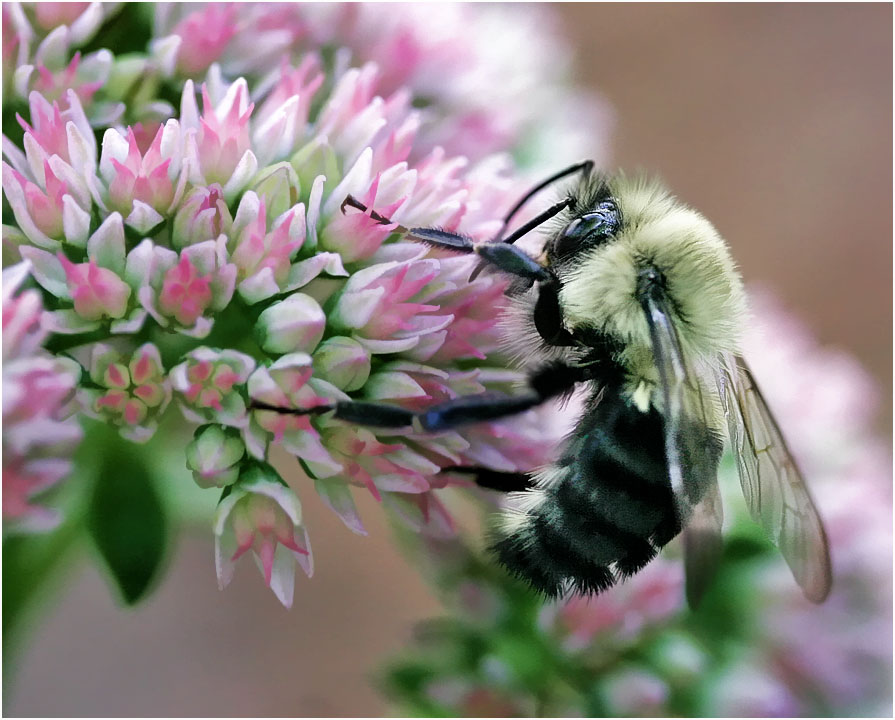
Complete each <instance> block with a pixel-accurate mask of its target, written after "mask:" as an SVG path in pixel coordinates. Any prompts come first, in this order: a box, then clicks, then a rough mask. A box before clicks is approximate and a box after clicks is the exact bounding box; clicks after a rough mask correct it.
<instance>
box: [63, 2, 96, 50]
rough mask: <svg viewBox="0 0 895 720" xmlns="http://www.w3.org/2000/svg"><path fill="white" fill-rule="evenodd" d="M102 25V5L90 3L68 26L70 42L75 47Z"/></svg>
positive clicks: (91, 35)
mask: <svg viewBox="0 0 895 720" xmlns="http://www.w3.org/2000/svg"><path fill="white" fill-rule="evenodd" d="M102 23H103V3H100V2H92V3H90V5H89V6H88V7H87V8H86V9H85V10H84V12H82V13H81V14H80V15H79V16H78V17H77V19H76V20H75V21H74V22H73V23H72V24H71V25H70V26H69V28H70V30H71V41H72V44H73V45H75V46H76V47H77V46H78V45H82V44H83V43H85V42H86V41H87V40H89V39H90V38H91V37H93V35H94V34H95V33H96V31H97V30H99V26H100V25H102Z"/></svg>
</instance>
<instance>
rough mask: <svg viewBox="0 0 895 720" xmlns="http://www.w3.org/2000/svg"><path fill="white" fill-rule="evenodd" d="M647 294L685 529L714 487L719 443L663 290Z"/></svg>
mask: <svg viewBox="0 0 895 720" xmlns="http://www.w3.org/2000/svg"><path fill="white" fill-rule="evenodd" d="M649 290H650V291H649V292H648V293H647V294H645V295H644V297H643V298H642V303H643V306H644V310H645V311H646V316H647V322H648V323H649V329H650V338H651V340H652V345H653V356H654V358H655V362H656V367H657V369H658V371H659V385H660V386H661V391H662V400H663V405H664V408H663V417H664V428H665V455H666V459H667V461H668V475H669V481H670V483H671V491H672V493H673V494H674V498H675V502H676V503H677V506H678V512H679V515H680V518H681V523H682V525H686V524H687V522H688V520H689V518H690V517H691V515H692V514H693V511H694V509H695V508H696V507H697V506H698V505H699V504H700V502H701V501H702V500H703V498H704V497H705V495H706V491H707V490H708V489H709V488H715V490H716V489H717V487H716V486H717V482H718V460H719V458H720V454H721V453H720V451H721V445H720V441H719V439H718V437H717V434H716V433H715V432H714V431H713V430H712V428H711V425H710V424H709V421H708V417H709V415H710V410H709V405H708V403H707V401H706V397H705V395H704V393H703V392H702V387H701V383H700V381H699V377H698V376H697V374H696V373H694V372H693V369H692V368H690V367H689V366H688V364H687V361H686V358H685V357H684V354H683V352H682V351H681V346H680V343H679V342H678V337H677V331H676V329H675V325H674V320H673V314H672V312H671V311H670V308H669V307H668V302H667V298H666V297H665V295H664V293H663V291H662V290H661V289H657V288H650V289H649Z"/></svg>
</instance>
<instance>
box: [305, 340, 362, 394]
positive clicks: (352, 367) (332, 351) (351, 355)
mask: <svg viewBox="0 0 895 720" xmlns="http://www.w3.org/2000/svg"><path fill="white" fill-rule="evenodd" d="M314 374H315V375H317V376H319V377H321V378H322V379H323V380H327V381H328V382H330V383H332V384H333V385H335V386H336V387H337V388H339V389H340V390H344V391H346V392H351V391H352V390H359V389H360V388H362V387H363V386H364V383H366V382H367V378H369V377H370V353H369V352H368V351H367V350H365V349H364V347H363V345H361V344H360V343H359V342H357V340H353V339H351V338H350V337H341V336H340V337H333V338H329V339H328V340H326V341H324V343H323V344H322V345H321V346H320V347H319V348H317V352H315V353H314Z"/></svg>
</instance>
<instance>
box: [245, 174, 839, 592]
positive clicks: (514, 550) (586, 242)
mask: <svg viewBox="0 0 895 720" xmlns="http://www.w3.org/2000/svg"><path fill="white" fill-rule="evenodd" d="M566 178H574V183H572V185H573V186H572V187H571V189H570V191H569V192H568V193H567V194H565V196H564V197H563V198H562V199H561V200H560V201H559V202H556V203H555V204H553V205H551V206H550V207H549V208H547V209H546V210H545V211H543V212H542V213H540V214H538V215H537V216H536V217H534V218H533V219H532V220H530V221H529V222H527V223H525V224H523V225H521V226H520V227H519V228H518V229H517V230H515V231H514V232H512V233H509V234H508V233H507V229H508V228H509V227H510V224H511V222H512V220H513V218H515V217H516V215H517V214H518V213H519V212H520V210H521V209H522V207H523V206H524V205H525V203H527V202H528V201H529V200H530V199H531V198H532V197H533V196H534V195H535V194H536V193H538V192H540V191H541V190H543V189H545V188H546V187H548V186H550V185H552V184H554V183H556V182H558V181H561V180H564V179H566ZM349 207H350V208H356V209H358V210H361V211H364V212H368V213H369V214H370V215H371V217H372V218H373V219H375V220H378V221H379V222H383V223H388V222H390V220H389V219H388V218H385V217H383V216H381V215H379V214H378V213H376V212H375V211H371V210H369V209H368V208H366V207H365V206H364V205H363V204H362V203H360V202H358V201H357V200H355V199H354V198H352V197H350V196H349V197H348V198H346V200H345V202H344V203H343V206H342V209H343V212H344V211H346V209H347V208H349ZM544 228H549V231H548V232H547V235H548V237H547V240H546V243H545V245H544V250H543V252H542V254H541V255H540V256H539V257H537V258H535V257H532V256H531V255H529V254H528V253H526V252H525V251H523V250H522V249H520V248H519V247H517V246H516V245H515V244H514V243H515V242H516V241H517V240H518V239H519V238H521V237H523V236H525V235H526V234H528V233H530V232H532V231H534V230H536V229H544ZM396 231H397V232H401V233H404V234H405V236H406V237H407V238H409V239H413V240H416V241H418V242H422V243H426V244H428V245H430V246H432V247H434V248H439V249H441V250H448V251H452V252H457V253H466V254H475V255H477V256H478V257H479V258H480V263H479V267H478V268H477V270H476V272H478V271H480V270H481V269H482V268H491V269H492V270H494V271H496V272H501V273H504V274H506V275H509V276H511V277H512V278H514V282H513V283H512V284H511V288H512V291H511V292H510V295H511V297H510V302H509V304H510V309H509V315H508V317H507V320H506V323H505V324H506V325H507V327H508V328H509V329H510V330H511V331H510V332H508V333H507V336H508V340H507V342H508V344H509V346H510V349H511V350H513V351H515V352H516V353H517V354H518V355H522V356H525V357H526V358H528V359H529V361H528V364H529V365H530V367H531V369H530V370H529V371H528V376H527V383H526V388H525V390H524V391H522V392H520V393H518V394H514V395H512V396H507V395H497V394H493V393H483V394H480V395H473V396H468V397H461V398H456V399H453V400H450V401H447V402H443V403H440V404H438V405H435V406H434V407H430V408H428V409H426V410H423V411H421V412H418V413H415V412H412V411H409V410H405V409H403V408H398V407H393V406H387V405H383V404H378V403H367V402H355V401H339V402H335V403H333V404H332V405H324V406H320V407H316V408H312V409H310V410H293V409H283V408H274V407H271V406H266V405H263V404H257V403H256V404H255V407H256V408H260V409H269V410H276V411H279V412H292V413H324V412H331V413H333V415H334V417H336V418H339V419H341V420H345V421H348V422H354V423H359V424H364V425H371V426H376V427H381V428H399V427H406V426H413V425H416V426H418V427H421V428H422V429H423V430H427V431H440V430H446V429H450V428H455V427H458V426H461V425H464V424H467V423H474V422H483V421H489V420H495V419H498V418H502V417H506V416H508V415H512V414H515V413H519V412H523V411H525V410H528V409H530V408H532V407H535V406H536V405H539V404H541V403H544V402H546V401H548V400H550V399H554V398H560V397H563V396H567V395H569V394H570V393H571V392H572V391H574V390H575V389H576V388H583V389H584V391H585V392H584V394H585V397H586V399H585V401H584V403H583V410H582V411H581V416H580V418H579V419H578V421H577V424H576V425H575V428H574V430H573V431H572V432H571V434H570V435H569V436H568V438H567V439H566V440H565V442H564V445H563V447H562V449H561V452H560V453H559V455H558V460H556V462H555V463H553V464H552V465H550V466H549V467H547V468H545V469H543V470H541V471H539V472H537V473H534V474H533V475H532V476H530V477H529V476H526V475H521V474H507V473H498V472H494V471H489V470H486V469H469V468H463V469H459V468H458V470H462V471H465V472H474V474H475V475H476V479H477V482H478V483H479V484H480V485H482V486H484V487H491V488H495V489H500V490H509V491H511V492H510V495H509V499H508V503H507V504H508V506H509V507H508V509H507V510H505V511H504V513H503V515H502V516H501V517H500V518H499V520H498V522H497V523H496V526H495V529H494V532H493V538H492V548H493V551H494V552H495V553H496V556H497V558H498V560H499V561H500V562H501V563H502V564H503V565H504V566H505V567H506V568H507V569H508V570H509V571H510V572H511V573H513V574H514V575H516V576H518V577H520V578H522V579H524V580H525V581H526V582H528V583H529V584H530V585H531V586H532V587H533V588H535V589H536V590H538V591H540V592H542V593H544V594H545V595H547V596H548V597H557V596H559V595H561V594H563V593H566V592H570V591H571V592H580V593H585V594H592V593H598V592H601V591H603V590H605V589H607V588H609V587H610V586H612V585H613V584H614V583H616V582H618V581H620V580H622V579H624V578H627V577H629V576H631V575H633V574H634V573H636V572H637V571H639V570H640V569H641V568H643V567H644V566H645V565H646V564H647V563H649V562H650V560H652V559H653V558H654V557H655V556H656V554H657V553H658V552H659V551H660V550H661V549H662V548H663V547H664V546H665V545H666V544H667V543H668V542H669V541H670V540H672V539H673V538H674V537H676V536H677V535H678V534H680V533H682V534H683V546H684V550H685V567H686V575H687V581H686V592H687V598H688V600H689V602H690V604H691V605H694V606H695V605H696V604H697V603H698V601H699V598H700V597H701V596H702V594H703V593H704V591H705V589H706V587H707V585H708V583H709V581H710V579H711V577H712V575H713V573H714V571H715V569H716V566H717V564H718V561H719V559H720V555H721V547H722V541H721V524H722V517H723V516H722V505H721V499H720V494H719V488H718V481H717V475H718V466H719V462H720V459H721V455H722V451H723V448H724V442H725V439H727V441H728V442H729V444H730V446H731V449H732V451H733V454H734V456H735V458H736V462H737V466H738V470H739V476H740V481H741V484H742V489H743V492H744V495H745V498H746V502H747V505H748V507H749V510H750V512H751V515H752V517H753V519H754V520H755V521H756V522H758V523H759V524H761V526H762V527H763V528H764V529H765V531H766V532H767V533H768V535H769V536H770V539H771V540H772V541H773V542H774V543H775V544H776V545H777V547H779V549H780V551H781V553H782V555H783V557H784V558H785V560H786V562H787V564H788V565H789V567H790V569H791V570H792V573H793V575H794V577H795V579H796V582H798V584H799V585H800V586H801V588H802V590H803V592H804V594H805V595H806V597H808V599H810V600H812V601H814V602H821V601H823V600H824V599H825V598H826V596H827V595H828V593H829V590H830V585H831V578H832V574H831V566H830V558H829V550H828V545H827V539H826V534H825V532H824V528H823V525H822V523H821V520H820V518H819V516H818V513H817V510H816V508H815V506H814V503H813V502H812V500H811V495H810V493H809V491H808V489H807V487H806V485H805V482H804V480H803V478H802V475H801V473H800V472H799V470H798V467H797V466H796V463H795V461H794V460H793V457H792V454H791V453H790V451H789V449H788V448H787V445H786V442H785V440H784V438H783V435H782V434H781V432H780V429H779V427H778V426H777V423H776V421H775V420H774V418H773V416H772V414H771V412H770V410H769V409H768V406H767V403H766V402H765V400H764V398H763V397H762V395H761V392H760V391H759V389H758V386H757V385H756V383H755V380H754V378H753V376H752V373H751V372H750V371H749V368H748V366H747V365H746V362H745V361H744V360H743V358H742V357H741V355H740V354H739V343H740V336H741V332H742V328H743V327H744V323H745V317H746V298H745V292H744V290H743V286H742V281H741V278H740V276H739V274H738V272H737V269H736V266H735V264H734V262H733V260H732V258H731V256H730V253H729V250H728V247H727V245H726V244H725V242H724V240H723V239H722V238H721V237H720V235H719V234H718V233H717V231H716V230H715V228H714V227H713V226H712V225H711V224H710V223H709V222H708V220H706V219H705V217H703V216H702V215H701V214H700V213H698V212H696V211H695V210H692V209H690V208H688V207H687V206H685V205H684V204H683V203H681V202H680V201H678V200H677V199H676V198H674V197H673V196H672V195H670V194H669V193H668V191H667V190H666V189H665V188H664V187H663V186H662V185H661V184H660V183H658V182H656V181H653V180H649V179H646V178H639V177H638V178H629V177H627V176H625V175H622V174H619V175H616V176H607V175H603V174H601V173H597V172H595V171H594V165H593V163H592V162H591V161H587V162H582V163H578V164H576V165H573V166H571V167H569V168H566V169H565V170H563V171H561V172H559V173H556V174H555V175H553V176H552V177H550V178H547V179H546V180H545V181H544V182H542V183H540V184H539V185H538V186H536V187H534V188H532V190H531V191H529V192H528V193H527V194H526V195H525V196H524V197H523V198H521V199H520V200H519V202H518V203H516V205H515V206H514V207H513V208H512V209H511V210H510V212H509V213H508V214H507V216H506V218H505V220H504V223H503V229H502V231H501V232H500V233H498V235H497V237H495V238H494V239H493V241H491V242H484V243H476V242H473V240H472V239H471V238H469V237H467V236H464V235H461V234H458V233H454V232H448V231H446V230H443V229H438V228H404V227H400V226H399V227H398V228H397V230H396ZM531 358H536V360H535V361H534V362H532V361H531Z"/></svg>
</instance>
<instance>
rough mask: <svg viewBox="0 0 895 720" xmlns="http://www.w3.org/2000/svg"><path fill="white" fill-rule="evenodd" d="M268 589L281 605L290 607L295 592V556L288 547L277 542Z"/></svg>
mask: <svg viewBox="0 0 895 720" xmlns="http://www.w3.org/2000/svg"><path fill="white" fill-rule="evenodd" d="M270 589H271V590H273V594H274V595H276V596H277V600H279V601H280V602H281V603H283V607H286V608H291V607H292V598H293V594H294V593H295V557H294V555H293V553H292V551H290V550H289V548H285V547H283V546H282V545H280V544H279V543H277V547H276V550H274V554H273V572H272V573H271V576H270Z"/></svg>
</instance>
